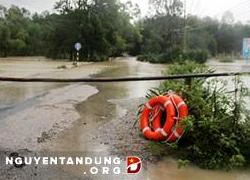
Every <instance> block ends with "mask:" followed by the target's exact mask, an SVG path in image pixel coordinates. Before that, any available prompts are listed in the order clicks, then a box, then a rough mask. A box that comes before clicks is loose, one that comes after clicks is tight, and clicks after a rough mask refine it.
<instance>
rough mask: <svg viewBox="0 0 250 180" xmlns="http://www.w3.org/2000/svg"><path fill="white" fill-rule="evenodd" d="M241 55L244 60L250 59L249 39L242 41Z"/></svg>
mask: <svg viewBox="0 0 250 180" xmlns="http://www.w3.org/2000/svg"><path fill="white" fill-rule="evenodd" d="M242 55H243V57H244V58H246V59H248V58H250V38H244V39H243V51H242Z"/></svg>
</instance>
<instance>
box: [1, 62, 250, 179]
mask: <svg viewBox="0 0 250 180" xmlns="http://www.w3.org/2000/svg"><path fill="white" fill-rule="evenodd" d="M208 64H209V66H211V67H213V68H215V69H216V70H217V71H218V72H224V71H250V65H246V64H245V62H241V61H240V62H239V61H237V62H235V63H227V64H221V63H217V62H215V61H211V62H209V63H208ZM60 65H66V66H67V67H71V64H70V63H69V62H63V61H62V62H54V61H47V60H44V59H40V58H38V59H37V61H33V60H32V59H23V61H19V60H16V59H14V60H13V59H11V61H9V60H0V75H1V76H14V77H16V76H17V77H26V76H27V77H30V76H34V77H54V78H55V77H58V78H63V77H67V78H79V77H87V76H90V75H94V76H97V77H122V76H156V75H160V74H161V72H162V71H164V69H166V68H167V66H166V65H152V64H148V63H142V62H137V61H136V60H135V59H134V58H120V59H118V60H116V61H114V62H105V63H94V64H83V65H82V66H80V67H79V68H69V69H66V70H63V69H57V68H56V67H58V66H60ZM243 78H244V82H246V83H247V85H248V87H250V81H249V78H248V77H243ZM83 84H84V83H83ZM0 85H1V86H0V92H1V93H0V99H1V102H0V122H1V120H2V119H3V118H5V116H8V113H7V115H6V113H4V112H6V111H8V109H13V107H15V106H23V105H25V106H31V105H32V104H33V103H35V100H36V97H43V96H45V94H46V93H48V91H51V90H53V89H60V88H63V87H67V86H69V84H57V83H0ZM88 85H90V86H93V87H95V88H96V89H97V90H98V91H99V92H98V93H97V94H95V95H92V96H90V97H89V98H88V99H87V101H84V102H81V103H80V104H78V105H77V106H76V109H77V111H78V113H79V114H80V119H79V120H78V121H75V122H73V123H72V126H70V127H68V128H65V129H64V131H63V132H62V133H59V134H58V136H57V137H56V138H55V139H51V140H50V141H49V142H45V143H44V144H43V147H42V148H43V149H46V150H48V151H53V152H64V151H66V152H92V153H93V152H94V153H103V154H105V155H108V154H109V152H107V149H108V143H105V142H102V143H99V142H96V141H95V138H96V137H94V136H93V132H96V131H98V127H100V126H101V125H102V124H104V123H107V122H108V121H110V120H111V119H115V118H119V117H121V116H123V115H124V114H125V112H126V110H124V109H122V108H121V107H119V106H116V105H114V104H113V103H111V101H112V100H116V99H130V98H139V97H144V96H145V94H146V92H147V90H148V89H149V88H151V87H157V86H158V85H159V82H154V81H153V82H151V81H150V82H149V81H146V82H123V83H89V84H88ZM83 93H84V92H83ZM9 113H12V112H11V111H10V112H9ZM2 114H5V116H1V115H2ZM103 154H102V155H103ZM147 169H148V170H147V172H143V174H142V177H140V178H139V179H150V180H151V179H152V180H158V179H159V180H160V179H171V180H184V179H185V180H186V179H190V180H196V179H197V180H199V179H204V180H206V179H209V180H210V179H215V180H216V179H220V180H221V179H228V180H245V179H250V173H249V172H245V171H244V172H221V171H208V170H201V169H199V168H196V167H192V166H189V167H186V168H183V169H178V168H177V163H176V161H175V160H172V159H165V160H162V161H161V162H158V163H156V164H149V165H148V168H147ZM60 171H61V172H64V173H65V172H66V173H71V174H75V175H76V177H77V176H78V177H82V174H78V173H79V170H77V169H72V168H70V167H65V168H61V169H60V170H59V174H60ZM45 177H46V176H45ZM109 179H111V178H109ZM114 179H117V177H116V178H114ZM131 179H134V178H131Z"/></svg>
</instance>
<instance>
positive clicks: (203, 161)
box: [149, 62, 250, 170]
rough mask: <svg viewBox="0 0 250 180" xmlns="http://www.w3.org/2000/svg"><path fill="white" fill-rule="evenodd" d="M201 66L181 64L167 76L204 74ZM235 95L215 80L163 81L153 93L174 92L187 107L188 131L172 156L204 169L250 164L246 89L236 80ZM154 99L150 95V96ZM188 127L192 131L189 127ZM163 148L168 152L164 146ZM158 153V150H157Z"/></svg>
mask: <svg viewBox="0 0 250 180" xmlns="http://www.w3.org/2000/svg"><path fill="white" fill-rule="evenodd" d="M210 71H211V70H210V69H209V68H208V67H206V66H205V65H202V64H196V63H194V62H184V63H183V64H181V65H180V64H175V65H171V66H170V67H169V68H168V71H167V72H166V74H168V75H169V74H172V75H173V74H188V73H207V72H210ZM234 82H235V91H234V92H233V93H228V92H227V89H226V88H225V86H226V84H227V82H226V81H223V80H217V79H194V80H190V81H185V80H171V81H165V82H164V83H162V84H161V86H160V87H159V88H156V89H155V90H154V92H155V91H157V93H158V94H163V93H164V92H167V91H169V90H174V91H175V92H176V93H178V94H180V95H181V96H182V97H183V98H184V99H185V101H186V103H187V104H188V107H189V111H190V112H189V113H190V116H189V118H187V119H186V121H185V124H186V125H189V129H190V130H188V129H187V130H186V133H185V135H184V136H183V137H182V138H181V139H180V141H179V142H178V143H177V148H176V150H175V151H174V154H175V155H177V157H178V158H180V159H184V160H188V161H190V162H192V163H194V164H196V165H198V166H199V167H202V168H206V169H227V170H228V169H232V168H235V167H242V166H245V165H247V164H249V163H250V151H249V149H250V117H249V114H248V111H247V110H246V108H245V106H244V95H245V94H246V89H245V88H244V87H243V84H242V82H241V81H240V80H239V78H237V77H235V79H234ZM149 95H150V96H153V94H152V93H151V94H149ZM190 126H191V127H190ZM164 148H168V149H169V145H168V144H165V146H164ZM158 151H159V150H158Z"/></svg>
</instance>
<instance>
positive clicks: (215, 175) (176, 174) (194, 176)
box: [148, 159, 250, 180]
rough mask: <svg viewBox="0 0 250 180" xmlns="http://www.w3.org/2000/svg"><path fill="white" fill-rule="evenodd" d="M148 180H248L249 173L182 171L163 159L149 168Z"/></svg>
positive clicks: (171, 162)
mask: <svg viewBox="0 0 250 180" xmlns="http://www.w3.org/2000/svg"><path fill="white" fill-rule="evenodd" d="M148 175H149V179H150V180H162V179H166V180H200V179H202V180H224V179H225V180H249V179H250V172H249V171H244V172H223V171H212V170H211V171H210V170H202V169H199V168H196V167H192V166H188V167H185V168H182V169H178V168H177V162H176V161H175V160H172V159H165V160H164V161H161V162H159V163H157V164H156V165H150V166H149V173H148Z"/></svg>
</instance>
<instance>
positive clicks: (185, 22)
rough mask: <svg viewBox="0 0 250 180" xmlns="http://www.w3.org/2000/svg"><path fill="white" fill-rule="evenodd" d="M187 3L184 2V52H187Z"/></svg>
mask: <svg viewBox="0 0 250 180" xmlns="http://www.w3.org/2000/svg"><path fill="white" fill-rule="evenodd" d="M187 33H188V32H187V1H186V0H184V28H183V52H186V51H187V37H188V36H187Z"/></svg>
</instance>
